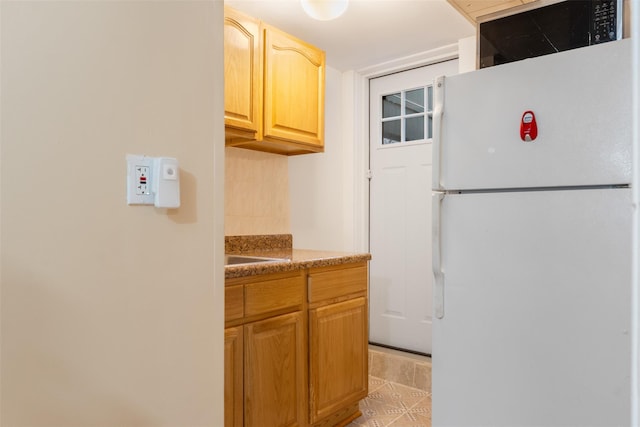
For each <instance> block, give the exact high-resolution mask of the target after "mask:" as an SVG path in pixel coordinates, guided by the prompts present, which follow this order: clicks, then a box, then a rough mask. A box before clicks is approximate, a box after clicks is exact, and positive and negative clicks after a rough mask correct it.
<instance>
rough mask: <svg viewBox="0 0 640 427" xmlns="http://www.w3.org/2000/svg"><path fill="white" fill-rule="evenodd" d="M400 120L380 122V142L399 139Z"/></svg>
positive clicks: (384, 142)
mask: <svg viewBox="0 0 640 427" xmlns="http://www.w3.org/2000/svg"><path fill="white" fill-rule="evenodd" d="M400 123H401V121H400V120H392V121H389V122H383V123H382V144H384V145H386V144H394V143H397V142H400V141H401V138H400V135H401V129H400Z"/></svg>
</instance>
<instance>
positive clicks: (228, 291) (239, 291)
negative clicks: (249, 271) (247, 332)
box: [224, 285, 244, 321]
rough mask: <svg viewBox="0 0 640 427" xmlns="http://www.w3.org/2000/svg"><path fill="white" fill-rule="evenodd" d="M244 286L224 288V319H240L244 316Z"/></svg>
mask: <svg viewBox="0 0 640 427" xmlns="http://www.w3.org/2000/svg"><path fill="white" fill-rule="evenodd" d="M243 299H244V288H243V286H242V285H237V286H227V287H225V288H224V320H225V321H229V320H235V319H240V318H242V317H243V316H244V306H243V304H242V300H243Z"/></svg>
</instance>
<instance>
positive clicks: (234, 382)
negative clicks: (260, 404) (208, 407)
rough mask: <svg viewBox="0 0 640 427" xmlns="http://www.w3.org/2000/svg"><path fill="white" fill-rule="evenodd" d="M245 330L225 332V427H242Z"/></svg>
mask: <svg viewBox="0 0 640 427" xmlns="http://www.w3.org/2000/svg"><path fill="white" fill-rule="evenodd" d="M243 335H244V334H243V329H242V326H236V327H234V328H227V329H225V330H224V427H242V426H243V424H244V421H243V406H244V404H243V399H244V392H243V377H244V371H243V367H244V364H243V360H244V357H243V354H244V346H243V344H242V342H243Z"/></svg>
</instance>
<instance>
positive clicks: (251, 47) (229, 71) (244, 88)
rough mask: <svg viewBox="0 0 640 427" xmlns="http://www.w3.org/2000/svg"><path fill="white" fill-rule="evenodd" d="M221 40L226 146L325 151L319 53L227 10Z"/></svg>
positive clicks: (322, 66)
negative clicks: (223, 62)
mask: <svg viewBox="0 0 640 427" xmlns="http://www.w3.org/2000/svg"><path fill="white" fill-rule="evenodd" d="M224 38H225V39H224V42H225V45H224V49H225V53H224V58H225V64H224V70H225V71H224V75H225V130H226V134H225V140H226V145H228V146H238V147H242V148H250V149H254V150H260V151H267V152H271V153H278V154H286V155H294V154H305V153H318V152H322V151H324V94H325V67H326V65H325V53H324V51H322V50H320V49H318V48H316V47H314V46H312V45H310V44H308V43H306V42H304V41H302V40H300V39H297V38H296V37H293V36H291V35H289V34H287V33H285V32H283V31H280V30H279V29H277V28H274V27H272V26H270V25H267V24H265V23H263V22H260V21H258V20H256V19H254V18H251V17H249V16H247V15H244V14H242V13H240V12H238V11H235V10H233V9H231V8H229V7H225V32H224Z"/></svg>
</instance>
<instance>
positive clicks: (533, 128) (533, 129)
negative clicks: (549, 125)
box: [520, 111, 538, 142]
mask: <svg viewBox="0 0 640 427" xmlns="http://www.w3.org/2000/svg"><path fill="white" fill-rule="evenodd" d="M537 137H538V124H537V123H536V116H535V114H533V111H525V112H524V114H522V120H521V121H520V138H522V140H523V141H527V142H529V141H533V140H535V139H536V138H537Z"/></svg>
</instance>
